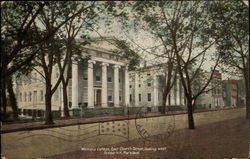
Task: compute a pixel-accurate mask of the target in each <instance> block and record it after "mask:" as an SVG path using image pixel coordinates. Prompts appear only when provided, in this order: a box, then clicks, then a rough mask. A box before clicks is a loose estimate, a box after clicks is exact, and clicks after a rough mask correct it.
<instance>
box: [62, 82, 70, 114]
mask: <svg viewBox="0 0 250 159" xmlns="http://www.w3.org/2000/svg"><path fill="white" fill-rule="evenodd" d="M62 84H63V112H64V116H65V117H66V118H69V117H70V115H69V108H68V96H67V85H66V83H64V82H62Z"/></svg>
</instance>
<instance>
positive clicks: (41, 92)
mask: <svg viewBox="0 0 250 159" xmlns="http://www.w3.org/2000/svg"><path fill="white" fill-rule="evenodd" d="M40 101H43V91H40Z"/></svg>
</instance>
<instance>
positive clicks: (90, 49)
mask: <svg viewBox="0 0 250 159" xmlns="http://www.w3.org/2000/svg"><path fill="white" fill-rule="evenodd" d="M93 40H94V43H91V44H90V45H87V46H84V47H83V50H84V52H83V53H82V55H83V56H86V55H89V56H90V60H88V62H85V63H84V62H81V61H73V62H72V78H71V79H70V81H69V85H68V99H69V106H70V110H74V109H79V110H80V109H81V107H83V106H85V107H87V108H90V109H91V108H108V107H117V108H118V107H123V106H128V104H129V76H128V67H127V66H128V61H127V60H126V59H124V58H122V56H120V55H117V54H114V53H113V52H112V51H113V50H114V49H117V48H116V47H115V46H114V45H111V43H112V42H114V41H113V39H111V38H106V39H98V38H96V39H93ZM36 70H38V71H39V72H40V73H41V74H43V72H42V69H41V68H37V69H36ZM36 70H33V71H32V72H31V73H30V75H29V76H28V77H23V78H22V80H20V81H19V82H18V85H17V96H18V106H19V108H20V109H21V110H24V112H25V111H31V110H40V111H41V110H45V97H44V96H45V82H44V79H43V78H42V76H41V75H40V73H37V71H36ZM58 77H59V72H58V70H57V68H56V67H54V68H53V74H52V80H53V81H52V85H54V84H55V82H56V81H57V79H58ZM62 100H63V98H62V90H61V86H59V87H58V89H57V90H56V92H55V93H54V94H53V98H52V110H54V111H58V110H62V109H63V106H62V103H63V102H62ZM26 113H27V112H26ZM29 114H30V113H29Z"/></svg>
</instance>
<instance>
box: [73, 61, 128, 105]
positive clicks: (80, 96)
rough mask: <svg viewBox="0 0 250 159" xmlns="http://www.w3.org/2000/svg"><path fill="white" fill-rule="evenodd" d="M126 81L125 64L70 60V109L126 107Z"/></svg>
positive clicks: (126, 69) (126, 68) (126, 70)
mask: <svg viewBox="0 0 250 159" xmlns="http://www.w3.org/2000/svg"><path fill="white" fill-rule="evenodd" d="M84 76H87V77H84ZM128 78H129V77H128V67H127V65H126V63H122V62H119V61H113V60H109V59H105V58H100V57H92V58H91V60H88V63H87V64H80V63H79V62H77V61H74V62H73V63H72V85H71V86H72V89H71V90H72V93H71V94H72V97H71V99H72V107H71V109H80V106H82V105H85V106H87V108H95V107H101V108H108V107H121V106H125V105H128V103H129V101H128V95H129V92H128V91H129V88H128V87H129V79H128ZM86 97H87V98H86Z"/></svg>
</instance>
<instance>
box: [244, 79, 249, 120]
mask: <svg viewBox="0 0 250 159" xmlns="http://www.w3.org/2000/svg"><path fill="white" fill-rule="evenodd" d="M245 93H246V95H245V98H246V119H249V114H250V112H249V111H250V109H249V107H250V101H249V100H250V92H249V83H248V80H245Z"/></svg>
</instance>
